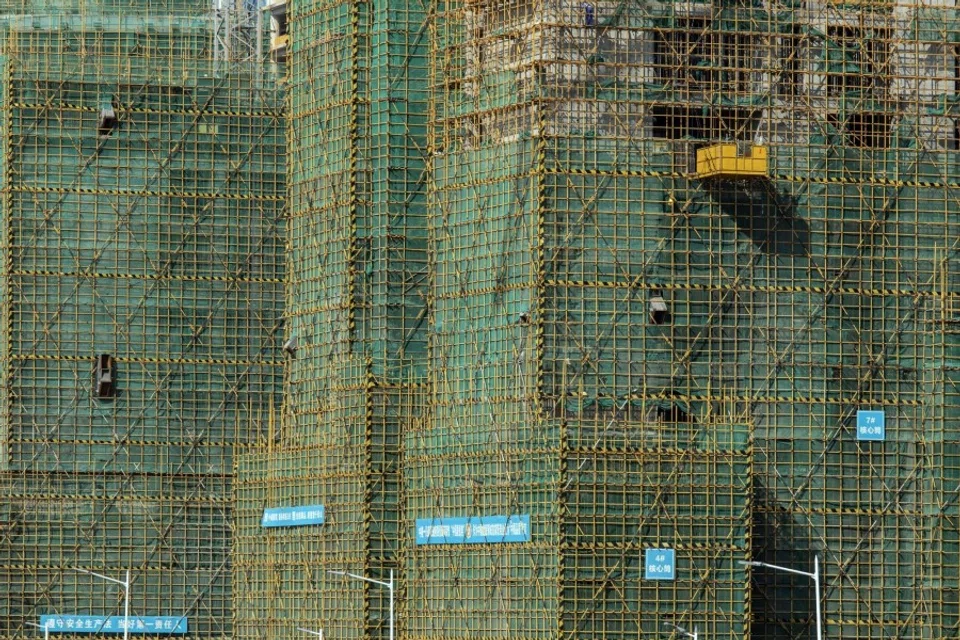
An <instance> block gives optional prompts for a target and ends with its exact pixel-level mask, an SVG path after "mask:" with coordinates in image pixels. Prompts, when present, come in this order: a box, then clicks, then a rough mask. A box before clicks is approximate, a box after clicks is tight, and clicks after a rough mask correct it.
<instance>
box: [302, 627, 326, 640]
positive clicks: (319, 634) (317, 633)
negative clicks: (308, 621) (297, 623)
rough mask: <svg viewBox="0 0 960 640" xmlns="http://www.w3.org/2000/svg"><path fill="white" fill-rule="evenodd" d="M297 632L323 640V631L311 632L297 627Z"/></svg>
mask: <svg viewBox="0 0 960 640" xmlns="http://www.w3.org/2000/svg"><path fill="white" fill-rule="evenodd" d="M297 631H303V632H304V633H309V634H310V635H312V636H317V637H318V638H320V640H323V629H320V631H313V630H312V629H304V628H303V627H297Z"/></svg>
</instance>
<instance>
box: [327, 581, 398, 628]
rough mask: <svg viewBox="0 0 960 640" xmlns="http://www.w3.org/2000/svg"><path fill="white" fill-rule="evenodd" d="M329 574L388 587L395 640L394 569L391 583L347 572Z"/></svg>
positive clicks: (391, 625)
mask: <svg viewBox="0 0 960 640" xmlns="http://www.w3.org/2000/svg"><path fill="white" fill-rule="evenodd" d="M327 573H332V574H333V575H335V576H346V577H348V578H353V579H354V580H363V581H364V582H369V583H371V584H376V585H380V586H381V587H386V588H387V589H389V590H390V640H393V569H391V570H390V581H389V582H384V581H383V580H374V579H373V578H367V577H365V576H359V575H357V574H355V573H349V572H347V571H330V570H328V571H327Z"/></svg>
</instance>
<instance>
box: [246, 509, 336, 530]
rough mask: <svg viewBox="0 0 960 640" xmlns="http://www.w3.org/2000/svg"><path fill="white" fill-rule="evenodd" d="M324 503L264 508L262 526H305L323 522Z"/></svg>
mask: <svg viewBox="0 0 960 640" xmlns="http://www.w3.org/2000/svg"><path fill="white" fill-rule="evenodd" d="M323 515H324V509H323V505H322V504H314V505H310V506H307V507H277V508H275V509H264V510H263V518H262V519H261V520H260V526H261V527H303V526H307V525H311V524H323Z"/></svg>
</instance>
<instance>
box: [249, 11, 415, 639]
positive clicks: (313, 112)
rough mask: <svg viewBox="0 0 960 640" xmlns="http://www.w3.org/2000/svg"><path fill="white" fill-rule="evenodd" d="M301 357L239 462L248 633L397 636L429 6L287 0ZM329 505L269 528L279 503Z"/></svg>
mask: <svg viewBox="0 0 960 640" xmlns="http://www.w3.org/2000/svg"><path fill="white" fill-rule="evenodd" d="M272 10H273V11H274V12H275V13H276V14H284V15H286V25H285V26H286V34H285V35H287V36H288V38H289V44H286V45H285V50H284V56H285V59H286V65H287V80H286V81H287V86H288V98H287V100H288V114H289V115H288V129H287V131H288V176H289V189H288V197H289V210H290V216H289V223H288V227H287V234H288V241H289V245H288V255H287V264H288V283H287V306H286V316H287V318H286V328H285V331H286V335H285V341H287V343H288V346H289V349H288V358H289V361H288V366H287V373H286V378H285V384H284V401H283V407H282V411H280V413H281V419H280V420H278V421H277V424H276V426H275V429H274V431H273V433H272V434H271V436H270V437H269V438H268V444H267V446H265V447H264V448H263V449H261V450H260V451H258V452H256V453H250V454H249V455H245V456H243V457H241V458H240V459H239V462H238V465H239V466H238V474H239V478H238V487H237V496H238V514H239V520H238V538H237V544H236V548H235V554H234V574H235V576H236V581H237V586H238V597H239V598H241V600H239V601H238V606H237V617H238V621H237V628H236V631H237V635H238V637H248V638H271V639H272V638H278V639H279V638H290V637H292V636H293V635H295V634H296V633H297V631H296V629H297V628H298V627H304V628H308V629H319V628H322V629H323V630H324V632H325V633H327V634H329V635H330V636H331V637H342V638H363V637H382V638H387V637H388V627H389V624H388V619H389V598H388V593H387V591H386V590H385V589H382V588H378V587H377V586H375V585H371V584H368V583H363V582H360V581H357V580H352V579H349V578H346V577H344V576H341V575H332V574H330V573H328V572H329V571H331V570H335V571H350V572H353V573H355V574H359V575H366V576H368V577H370V578H374V579H378V580H387V579H388V576H389V572H390V571H391V570H394V571H396V570H398V569H399V564H398V563H399V562H400V549H399V547H400V545H401V544H402V539H403V536H402V533H401V530H400V527H401V513H402V510H403V505H402V502H401V499H400V483H401V478H400V473H401V462H400V459H401V450H402V440H401V434H402V432H403V430H404V427H403V425H404V424H405V423H406V422H407V421H409V420H411V419H413V417H414V416H416V415H417V414H418V413H419V409H418V407H419V406H420V404H421V401H420V399H419V394H420V392H421V389H420V386H421V382H422V378H423V370H424V368H425V357H424V353H425V350H426V340H425V330H426V304H427V284H428V281H427V271H426V268H427V253H426V251H427V241H426V234H427V228H426V180H425V175H424V168H425V160H424V158H425V156H426V154H427V150H426V147H425V139H426V133H425V131H426V102H427V93H426V88H427V87H426V76H427V73H426V65H427V57H426V51H427V44H428V43H427V40H426V38H425V33H424V30H425V19H424V16H425V9H424V6H422V5H421V4H420V3H418V2H407V1H406V0H396V1H393V0H391V1H390V2H384V3H378V4H377V5H374V4H373V3H366V2H354V1H352V0H333V1H329V0H322V1H315V0H310V1H302V2H295V3H291V4H290V5H289V6H288V7H286V9H285V10H284V9H282V8H279V7H277V3H274V4H273V8H272ZM315 504H322V505H324V510H325V520H324V524H323V526H322V527H296V528H285V529H271V530H267V531H265V530H264V529H263V528H261V526H260V516H261V515H262V513H263V510H264V509H265V508H278V507H296V506H301V505H315Z"/></svg>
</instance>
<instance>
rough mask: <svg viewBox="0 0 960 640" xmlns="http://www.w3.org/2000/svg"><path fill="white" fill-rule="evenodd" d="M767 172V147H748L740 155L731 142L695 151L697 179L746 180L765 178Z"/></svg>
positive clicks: (756, 145)
mask: <svg viewBox="0 0 960 640" xmlns="http://www.w3.org/2000/svg"><path fill="white" fill-rule="evenodd" d="M768 170H769V165H768V163H767V147H766V146H765V145H759V144H753V145H750V147H749V149H748V150H747V151H746V153H740V151H739V149H738V146H737V144H736V143H733V142H723V143H720V144H714V145H710V146H707V147H701V148H699V149H697V171H696V176H697V178H698V179H701V180H702V179H705V178H721V179H725V180H746V179H751V178H766V177H767V176H768V175H769V174H768Z"/></svg>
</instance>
